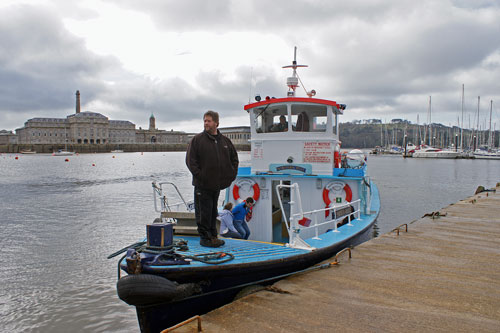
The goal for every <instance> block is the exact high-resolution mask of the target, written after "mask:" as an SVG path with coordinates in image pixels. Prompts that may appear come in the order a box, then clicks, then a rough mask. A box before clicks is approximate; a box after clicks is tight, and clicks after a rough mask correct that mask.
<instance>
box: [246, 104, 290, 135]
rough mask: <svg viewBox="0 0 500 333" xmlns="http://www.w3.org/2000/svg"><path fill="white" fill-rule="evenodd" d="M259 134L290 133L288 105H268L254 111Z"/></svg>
mask: <svg viewBox="0 0 500 333" xmlns="http://www.w3.org/2000/svg"><path fill="white" fill-rule="evenodd" d="M253 112H254V116H255V131H256V132H257V133H278V132H286V131H288V112H287V107H286V105H270V104H268V105H266V106H263V107H259V108H256V109H254V110H253Z"/></svg>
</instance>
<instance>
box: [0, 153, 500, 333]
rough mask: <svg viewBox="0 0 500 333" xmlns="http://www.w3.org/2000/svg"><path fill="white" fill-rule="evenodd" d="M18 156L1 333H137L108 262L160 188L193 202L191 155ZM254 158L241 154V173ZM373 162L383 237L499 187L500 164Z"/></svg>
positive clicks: (3, 162) (1, 213)
mask: <svg viewBox="0 0 500 333" xmlns="http://www.w3.org/2000/svg"><path fill="white" fill-rule="evenodd" d="M15 156H16V155H12V154H2V155H0V226H1V229H2V233H1V235H2V236H1V237H2V238H1V239H2V260H1V262H2V264H1V268H0V285H1V286H2V287H1V288H0V327H1V328H2V331H4V332H25V331H29V332H69V331H76V332H137V331H138V325H137V320H136V315H135V308H133V307H130V306H128V305H126V304H125V303H123V302H122V301H120V300H119V299H118V297H117V295H116V291H115V283H116V275H117V272H116V271H117V259H116V258H115V259H114V260H108V259H106V257H107V255H109V254H110V253H112V252H114V251H116V250H118V249H120V248H122V247H124V246H125V245H127V244H131V243H134V242H136V241H137V240H138V239H139V238H141V237H143V235H144V233H145V225H146V224H147V223H150V222H151V221H152V220H153V219H154V218H155V217H157V213H155V212H154V209H153V203H152V190H151V181H152V180H154V179H157V180H167V179H168V180H173V181H174V182H175V183H176V184H178V185H179V187H180V190H181V192H183V193H184V194H186V196H189V197H190V196H191V193H192V187H191V185H190V175H189V173H188V171H187V169H186V167H185V165H184V156H185V154H184V153H144V154H141V153H124V154H115V155H112V154H86V155H78V156H70V157H68V158H69V160H70V161H69V162H64V159H65V158H66V157H62V156H60V157H57V156H50V155H41V154H37V155H32V156H30V155H19V157H18V159H17V160H16V159H15ZM113 156H115V157H114V158H113ZM249 159H250V158H249V154H247V153H241V154H240V160H241V164H242V165H249ZM368 162H369V168H370V171H369V173H370V175H371V177H372V179H373V180H374V181H375V182H376V183H377V185H378V186H379V190H380V194H381V201H382V211H381V214H380V217H379V219H378V222H377V226H376V230H377V232H378V233H382V234H383V233H386V232H389V231H390V230H392V229H393V228H394V227H396V226H398V225H400V224H402V223H405V222H410V221H412V220H414V219H416V218H419V217H421V216H422V215H423V214H425V213H428V212H432V211H436V210H438V209H440V208H442V207H444V206H447V205H449V204H451V203H454V202H456V201H458V200H460V199H464V198H466V197H468V196H470V195H472V194H473V193H474V191H475V189H476V188H477V186H478V185H483V186H485V187H493V186H494V185H495V184H496V183H497V182H499V181H500V161H487V160H477V161H474V160H426V159H402V158H400V157H387V156H370V157H369V160H368ZM93 164H94V165H95V166H93Z"/></svg>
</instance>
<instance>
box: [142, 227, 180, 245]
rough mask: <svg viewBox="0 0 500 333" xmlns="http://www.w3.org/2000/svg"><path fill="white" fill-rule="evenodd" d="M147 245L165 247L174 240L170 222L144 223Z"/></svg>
mask: <svg viewBox="0 0 500 333" xmlns="http://www.w3.org/2000/svg"><path fill="white" fill-rule="evenodd" d="M146 234H147V239H148V242H147V246H152V247H167V246H170V245H172V242H173V240H174V233H173V225H172V223H154V224H148V225H146Z"/></svg>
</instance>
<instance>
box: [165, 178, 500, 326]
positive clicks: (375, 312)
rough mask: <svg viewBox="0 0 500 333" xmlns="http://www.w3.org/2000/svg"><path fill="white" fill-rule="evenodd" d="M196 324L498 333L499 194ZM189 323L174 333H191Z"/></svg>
mask: <svg viewBox="0 0 500 333" xmlns="http://www.w3.org/2000/svg"><path fill="white" fill-rule="evenodd" d="M497 191H498V192H497V193H492V192H483V193H480V194H477V195H474V196H472V197H470V198H468V199H466V200H463V201H460V202H458V203H456V204H453V205H450V206H448V207H446V208H444V209H442V210H440V213H441V214H446V216H441V217H438V218H434V219H432V218H431V217H425V218H422V219H419V220H417V221H414V222H412V223H410V224H409V225H408V232H407V233H406V232H404V229H405V228H404V227H402V228H400V230H401V232H400V234H399V236H398V235H397V233H396V232H391V233H388V234H385V235H382V236H381V237H378V238H375V239H372V240H370V241H369V242H366V243H364V244H362V245H359V246H357V247H356V248H354V249H353V250H352V259H349V258H348V255H347V253H346V254H345V255H342V256H341V257H340V258H339V262H340V264H339V265H337V266H333V267H331V268H328V269H323V270H317V271H312V272H309V273H304V274H299V275H295V276H291V277H288V278H286V279H283V280H281V281H279V282H277V283H275V284H274V285H273V288H271V289H270V290H261V291H258V292H257V293H254V294H251V295H248V296H245V297H243V298H240V299H239V300H237V301H234V302H233V303H231V304H228V305H226V306H224V307H222V308H219V309H217V310H214V311H212V312H210V313H208V314H206V315H203V316H201V320H202V329H203V331H204V332H336V331H338V332H500V188H497ZM196 331H197V325H196V321H194V322H191V323H189V324H187V325H185V326H183V327H181V328H178V329H176V330H175V332H196Z"/></svg>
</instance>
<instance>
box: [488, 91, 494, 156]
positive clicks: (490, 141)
mask: <svg viewBox="0 0 500 333" xmlns="http://www.w3.org/2000/svg"><path fill="white" fill-rule="evenodd" d="M492 111H493V100H491V101H490V135H489V136H488V149H489V150H491V149H493V141H492V138H493V137H492V133H491V113H492Z"/></svg>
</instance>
